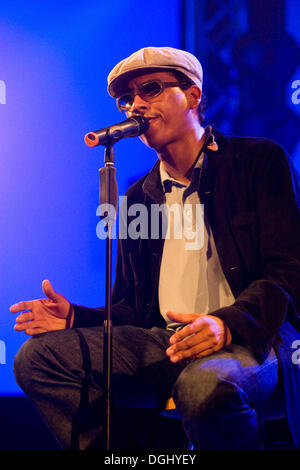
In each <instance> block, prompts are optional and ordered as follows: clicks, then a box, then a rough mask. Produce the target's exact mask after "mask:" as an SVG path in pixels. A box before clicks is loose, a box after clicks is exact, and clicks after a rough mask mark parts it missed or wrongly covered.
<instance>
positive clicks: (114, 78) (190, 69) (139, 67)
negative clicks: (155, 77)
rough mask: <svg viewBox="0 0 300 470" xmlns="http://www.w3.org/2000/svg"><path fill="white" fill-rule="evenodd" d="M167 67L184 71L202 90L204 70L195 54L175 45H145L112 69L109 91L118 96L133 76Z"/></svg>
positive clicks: (108, 80) (108, 78)
mask: <svg viewBox="0 0 300 470" xmlns="http://www.w3.org/2000/svg"><path fill="white" fill-rule="evenodd" d="M167 69H169V70H170V69H171V70H178V71H179V72H182V73H183V74H184V75H186V76H187V77H189V78H190V79H191V80H192V81H193V82H194V83H195V85H197V86H198V87H199V88H200V89H201V90H202V82H203V71H202V67H201V64H200V62H199V60H198V59H197V58H196V57H195V56H194V55H193V54H191V53H190V52H187V51H183V50H181V49H175V48H173V47H145V48H143V49H140V50H138V51H137V52H134V53H133V54H131V55H130V56H129V57H127V58H126V59H124V60H122V61H121V62H119V63H118V64H117V65H116V66H115V67H114V68H113V69H112V71H111V72H110V74H109V75H108V77H107V82H108V88H107V90H108V93H109V94H110V95H111V96H113V97H114V98H118V97H119V96H120V95H121V94H122V92H123V90H124V88H125V87H126V85H127V83H128V82H129V81H130V80H131V79H132V78H133V77H135V76H137V75H141V74H142V73H151V72H155V71H156V72H157V71H159V70H162V71H163V70H167Z"/></svg>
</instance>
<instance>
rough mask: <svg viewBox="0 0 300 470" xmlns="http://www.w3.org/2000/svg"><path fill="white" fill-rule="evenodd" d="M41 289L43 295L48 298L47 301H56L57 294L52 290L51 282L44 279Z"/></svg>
mask: <svg viewBox="0 0 300 470" xmlns="http://www.w3.org/2000/svg"><path fill="white" fill-rule="evenodd" d="M42 288H43V291H44V294H45V295H46V296H47V297H48V299H50V300H52V301H53V302H56V301H57V297H58V294H57V292H55V290H54V289H53V287H52V285H51V282H50V281H48V279H45V280H44V281H43V283H42Z"/></svg>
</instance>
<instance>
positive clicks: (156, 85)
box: [117, 80, 184, 113]
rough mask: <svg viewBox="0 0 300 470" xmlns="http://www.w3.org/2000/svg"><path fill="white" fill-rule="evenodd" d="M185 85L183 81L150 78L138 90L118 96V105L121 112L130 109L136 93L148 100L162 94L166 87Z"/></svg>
mask: <svg viewBox="0 0 300 470" xmlns="http://www.w3.org/2000/svg"><path fill="white" fill-rule="evenodd" d="M181 85H182V86H183V85H184V83H183V82H162V81H161V80H150V81H149V82H145V83H142V85H140V86H139V87H137V91H136V92H128V93H126V94H124V95H122V96H120V97H119V98H117V106H118V109H119V111H121V113H124V112H126V111H129V110H130V108H131V106H132V103H133V100H134V97H135V95H139V96H140V97H141V98H142V99H143V100H145V101H148V100H151V99H152V98H155V97H156V96H158V95H160V94H161V93H162V92H163V91H164V89H165V88H169V87H176V86H181Z"/></svg>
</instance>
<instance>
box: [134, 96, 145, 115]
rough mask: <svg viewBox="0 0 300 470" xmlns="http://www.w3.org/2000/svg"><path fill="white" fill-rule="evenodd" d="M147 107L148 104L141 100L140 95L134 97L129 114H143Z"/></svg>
mask: <svg viewBox="0 0 300 470" xmlns="http://www.w3.org/2000/svg"><path fill="white" fill-rule="evenodd" d="M148 107H149V103H147V101H145V100H143V98H141V97H140V95H135V97H134V98H133V103H132V105H131V108H130V113H132V114H134V113H136V114H137V113H138V114H139V113H140V112H145V111H146V110H147V109H148Z"/></svg>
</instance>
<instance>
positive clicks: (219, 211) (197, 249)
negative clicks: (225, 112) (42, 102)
mask: <svg viewBox="0 0 300 470" xmlns="http://www.w3.org/2000/svg"><path fill="white" fill-rule="evenodd" d="M202 83H203V73H202V67H201V65H200V63H199V61H198V59H197V58H196V57H195V56H193V55H192V54H190V53H188V52H185V51H183V50H178V49H174V48H171V47H147V48H144V49H141V50H139V51H137V52H135V53H134V54H132V55H131V56H130V57H128V58H126V59H124V60H122V61H121V62H120V63H119V64H117V65H116V66H115V67H114V69H113V70H112V71H111V72H110V74H109V76H108V92H109V94H110V95H111V96H113V97H114V98H116V103H117V106H118V109H119V110H120V111H121V112H122V113H125V114H126V116H127V117H131V116H142V117H145V118H146V119H147V120H148V122H149V127H148V129H147V131H146V132H145V133H144V134H143V135H141V136H140V138H141V140H142V141H143V142H144V143H145V144H146V145H147V146H149V147H151V148H152V149H153V150H154V151H155V152H156V154H157V157H158V159H157V162H156V164H155V165H154V167H153V169H152V170H151V171H150V172H149V173H147V174H146V175H145V176H143V177H142V178H141V179H140V180H138V181H137V182H136V183H135V184H133V185H132V186H131V187H130V188H129V189H128V191H127V193H126V196H127V207H128V208H129V207H132V205H133V204H141V205H143V207H145V208H146V209H147V210H146V213H147V219H146V220H144V223H146V224H147V226H148V227H151V224H152V225H153V218H152V217H151V215H153V212H154V211H153V208H154V207H156V208H157V207H159V208H160V207H161V206H162V205H163V206H164V208H165V209H166V210H165V212H164V211H163V210H162V211H160V215H161V219H160V220H161V222H162V226H163V221H164V220H165V216H164V215H165V214H168V215H169V216H168V217H167V228H168V230H167V232H168V236H166V233H165V232H166V231H164V230H163V229H162V230H160V236H159V237H157V236H155V237H153V236H151V230H150V229H149V230H148V234H149V236H148V237H142V236H140V237H130V236H129V232H128V236H127V237H122V238H121V237H120V238H119V240H118V252H117V262H116V275H115V283H114V287H113V293H112V303H113V306H112V315H113V325H114V327H113V371H112V393H113V402H114V403H116V404H124V405H125V406H128V405H129V404H131V405H132V406H147V407H163V406H164V404H165V403H166V401H167V399H168V398H169V397H170V396H172V397H173V399H174V401H175V403H176V408H177V410H178V412H179V413H180V415H181V417H182V423H183V428H184V431H185V433H186V435H187V437H188V439H189V441H190V442H191V443H192V444H193V446H194V448H195V449H261V448H263V439H262V433H261V426H260V424H261V420H262V419H263V413H264V411H265V409H266V406H267V405H268V404H269V403H271V402H272V403H277V406H278V411H284V412H285V414H286V416H287V419H288V422H289V425H290V429H291V433H292V437H293V439H294V443H295V444H296V445H300V424H299V421H300V403H299V398H298V397H297V400H296V398H295V397H296V395H297V387H298V390H299V384H300V369H299V365H298V364H294V362H293V361H292V359H291V357H292V353H293V352H294V350H293V346H292V345H293V343H294V341H295V340H299V339H300V318H299V317H300V288H299V286H300V240H299V228H300V217H299V201H298V199H297V198H298V196H299V186H298V182H297V179H296V178H297V176H296V174H295V172H294V170H293V168H292V167H291V165H290V162H289V160H288V158H287V157H286V155H285V153H284V151H283V149H282V148H281V147H280V146H279V145H277V144H276V143H274V142H272V141H270V140H268V139H262V138H259V139H258V138H243V137H229V136H225V135H223V134H221V133H220V132H219V131H217V130H216V129H214V128H213V127H212V126H210V125H207V126H206V127H204V108H205V106H204V104H205V100H204V98H203V95H202ZM174 207H176V208H179V209H180V211H179V213H180V214H181V219H182V220H183V222H184V223H183V225H188V226H189V230H182V232H181V236H179V235H178V230H171V228H172V229H174V224H175V222H174V220H175V216H174V211H172V210H171V209H173V208H174ZM199 207H201V208H202V212H201V214H202V216H203V217H202V218H201V217H200V219H201V220H202V223H201V224H199V223H198V222H199V218H197V217H196V214H197V209H198V208H199ZM172 213H173V217H172V216H171V215H172ZM198 213H199V212H198ZM131 221H132V217H128V220H127V224H128V225H129V224H130V222H131ZM177 221H178V220H177ZM197 221H198V222H197ZM185 228H186V227H185ZM200 231H201V236H199V234H200ZM141 232H142V231H141ZM152 233H153V232H152ZM193 236H194V237H195V239H193ZM197 237H198V239H199V240H200V241H201V243H193V242H195V240H198V239H197ZM43 290H44V293H45V296H46V298H44V299H39V300H33V301H21V302H19V303H18V304H15V305H14V306H12V307H11V311H12V312H14V313H17V312H18V316H17V318H16V325H15V330H17V331H25V332H26V333H27V334H28V335H30V336H32V338H30V339H29V340H28V341H27V342H25V344H24V345H23V346H22V347H21V349H20V351H19V352H18V354H17V356H16V358H15V365H14V370H15V376H16V380H17V382H18V384H19V385H20V387H21V388H22V389H23V390H24V392H25V393H26V395H27V396H28V397H29V398H30V399H31V400H32V401H33V402H34V403H35V405H36V406H37V408H38V410H39V412H40V413H41V415H42V416H43V418H44V419H45V420H46V422H47V423H48V425H49V427H50V429H51V430H52V432H53V433H54V435H55V436H56V438H57V439H58V441H59V442H60V444H61V446H62V447H63V448H65V449H68V448H79V449H89V448H96V447H97V446H99V445H101V444H100V442H101V435H103V421H101V413H100V412H99V410H101V403H102V401H103V364H102V355H101V351H102V348H103V326H102V325H103V320H104V308H88V307H82V306H78V305H73V304H72V303H71V302H69V301H68V300H67V299H66V298H65V297H64V296H63V295H61V294H58V293H56V292H55V291H54V290H53V288H52V286H51V284H50V282H49V281H44V282H43ZM275 398H276V400H275ZM293 400H294V403H293ZM297 402H298V403H297ZM292 403H293V406H292ZM129 424H130V423H129Z"/></svg>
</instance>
